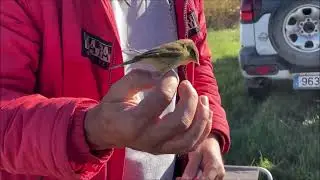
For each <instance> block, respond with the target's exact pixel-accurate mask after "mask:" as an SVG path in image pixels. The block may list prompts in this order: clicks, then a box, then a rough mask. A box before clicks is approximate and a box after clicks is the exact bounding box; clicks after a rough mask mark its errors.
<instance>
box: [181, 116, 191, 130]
mask: <svg viewBox="0 0 320 180" xmlns="http://www.w3.org/2000/svg"><path fill="white" fill-rule="evenodd" d="M191 122H192V119H191V118H190V116H188V115H184V116H183V117H182V118H181V119H180V121H179V124H178V129H180V130H187V129H188V128H189V127H190V125H191Z"/></svg>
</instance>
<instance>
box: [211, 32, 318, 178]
mask: <svg viewBox="0 0 320 180" xmlns="http://www.w3.org/2000/svg"><path fill="white" fill-rule="evenodd" d="M238 34H239V31H238V30H223V31H216V32H212V31H210V32H209V36H208V40H209V44H210V47H211V49H212V52H213V56H214V59H215V60H214V67H215V75H216V78H217V80H218V84H219V88H220V93H221V97H222V103H223V106H224V108H225V110H226V112H227V117H228V121H229V124H230V129H231V138H232V145H231V150H230V152H229V153H228V154H227V155H226V156H225V160H226V164H233V165H258V166H262V167H266V168H268V169H269V170H270V171H271V173H272V174H273V176H274V179H276V180H318V179H320V169H319V167H320V157H319V155H320V147H319V146H320V145H319V142H320V138H319V135H320V134H319V129H320V103H319V101H315V99H318V100H319V91H317V92H315V91H305V92H301V91H300V92H297V91H294V90H292V88H291V86H292V85H291V82H288V81H284V82H278V83H277V84H276V85H275V86H274V88H273V90H272V93H271V94H270V96H269V97H268V98H267V99H266V100H264V101H255V100H253V99H251V98H249V97H248V96H247V95H246V91H245V88H244V83H243V77H242V76H241V74H240V71H239V65H238V60H237V53H238V52H239V36H238Z"/></svg>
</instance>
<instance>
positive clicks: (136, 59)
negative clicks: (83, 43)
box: [109, 56, 141, 70]
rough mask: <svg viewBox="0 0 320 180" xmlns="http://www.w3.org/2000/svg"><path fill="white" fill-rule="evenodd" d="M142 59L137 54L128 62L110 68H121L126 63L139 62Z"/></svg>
mask: <svg viewBox="0 0 320 180" xmlns="http://www.w3.org/2000/svg"><path fill="white" fill-rule="evenodd" d="M140 60H141V58H139V56H136V57H134V58H133V59H131V60H129V61H126V62H124V63H122V64H117V65H113V66H110V67H109V70H113V69H116V68H119V67H122V66H125V65H128V64H132V63H136V62H139V61H140Z"/></svg>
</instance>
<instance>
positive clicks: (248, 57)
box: [239, 47, 320, 79]
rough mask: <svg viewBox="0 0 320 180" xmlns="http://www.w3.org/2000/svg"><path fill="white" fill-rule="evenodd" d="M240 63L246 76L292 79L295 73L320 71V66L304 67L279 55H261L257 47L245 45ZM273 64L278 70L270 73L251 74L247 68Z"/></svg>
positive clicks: (241, 51)
mask: <svg viewBox="0 0 320 180" xmlns="http://www.w3.org/2000/svg"><path fill="white" fill-rule="evenodd" d="M239 64H240V68H241V70H242V75H243V76H244V77H246V78H254V77H268V78H271V79H292V77H293V75H294V74H295V73H301V72H320V67H312V68H310V67H302V66H296V65H293V64H290V63H288V62H287V61H285V60H284V59H283V58H281V57H280V56H278V55H263V56H261V55H259V54H258V53H257V51H256V49H255V47H243V48H241V50H240V54H239ZM263 65H273V66H276V67H277V72H276V73H273V74H270V75H249V74H248V73H247V71H246V68H247V67H249V66H263Z"/></svg>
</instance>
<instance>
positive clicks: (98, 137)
mask: <svg viewBox="0 0 320 180" xmlns="http://www.w3.org/2000/svg"><path fill="white" fill-rule="evenodd" d="M152 77H153V76H152V74H151V73H150V72H147V71H141V70H135V71H132V72H131V73H129V74H127V75H126V76H124V77H123V78H122V79H120V80H119V81H118V82H116V83H115V84H114V85H113V86H112V87H111V88H110V90H109V92H108V93H107V95H106V96H105V97H104V98H103V99H102V101H101V103H100V104H99V105H97V106H96V107H94V108H92V109H90V110H89V111H88V113H87V116H86V119H85V130H86V134H87V139H88V141H89V142H90V143H91V144H94V145H95V147H94V149H95V150H103V149H108V148H121V147H129V148H132V149H136V150H141V151H145V152H149V153H153V154H177V153H181V152H189V151H191V150H194V149H195V148H196V147H197V146H198V145H199V144H200V142H202V141H203V140H204V139H205V137H206V136H207V135H208V134H209V132H210V129H211V125H210V124H211V121H210V118H209V116H210V110H209V103H208V99H207V98H206V97H200V98H199V97H198V95H197V93H196V91H195V89H194V88H193V87H192V85H191V84H190V83H189V82H188V81H183V82H181V83H180V85H179V82H178V79H177V77H176V76H175V74H174V73H173V72H169V73H167V74H166V75H165V76H164V77H162V78H161V79H158V78H152ZM178 86H179V87H178ZM146 89H151V92H150V93H149V95H148V96H147V97H145V98H144V99H143V100H142V101H141V102H140V101H139V99H137V98H136V94H137V93H138V92H139V91H142V90H146ZM177 89H178V92H179V95H180V101H179V103H178V104H177V105H176V108H175V110H174V111H173V112H171V113H169V114H167V115H165V116H163V117H162V118H159V116H160V115H161V113H162V112H163V111H164V109H165V108H166V107H167V106H168V105H169V103H170V102H171V100H172V98H173V96H174V95H175V94H176V91H177ZM199 99H200V100H201V101H198V100H199Z"/></svg>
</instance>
